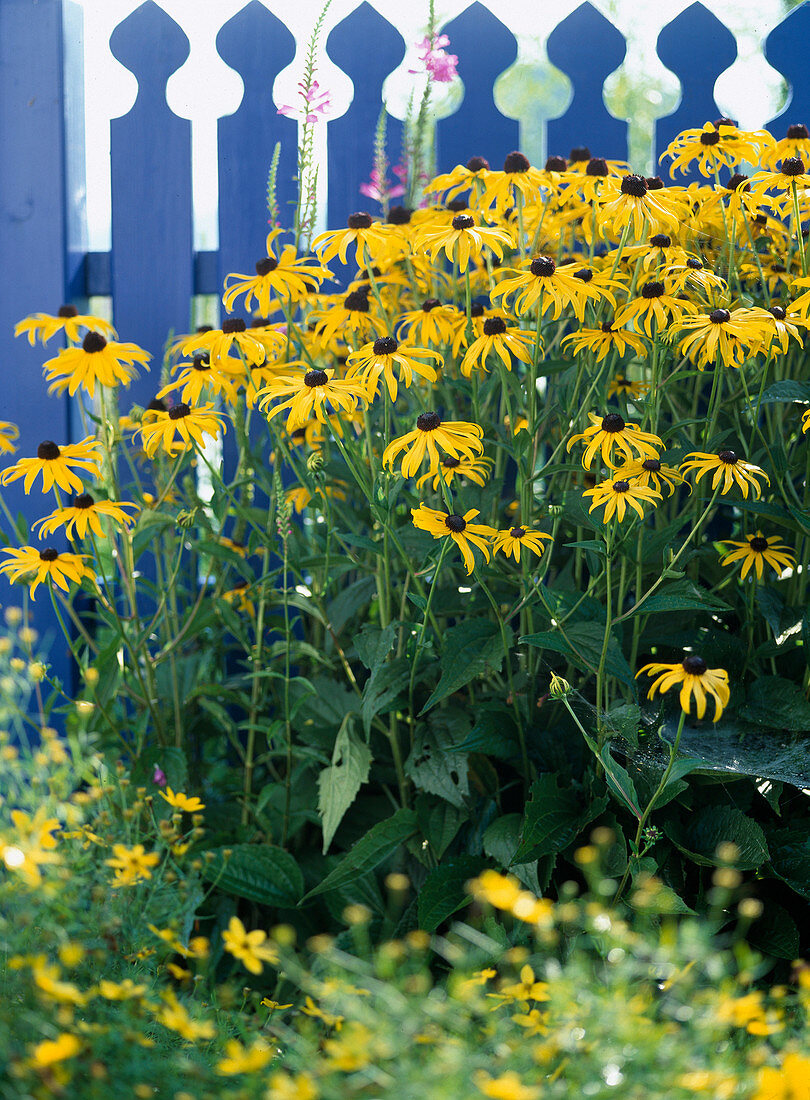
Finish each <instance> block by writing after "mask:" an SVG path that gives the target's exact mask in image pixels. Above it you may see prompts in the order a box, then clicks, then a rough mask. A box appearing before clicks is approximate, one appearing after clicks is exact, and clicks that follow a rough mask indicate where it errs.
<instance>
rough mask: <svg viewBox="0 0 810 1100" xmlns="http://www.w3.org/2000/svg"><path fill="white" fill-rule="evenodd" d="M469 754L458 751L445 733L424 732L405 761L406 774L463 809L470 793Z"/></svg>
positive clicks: (418, 785)
mask: <svg viewBox="0 0 810 1100" xmlns="http://www.w3.org/2000/svg"><path fill="white" fill-rule="evenodd" d="M467 769H468V758H467V754H466V753H463V752H459V751H458V749H457V748H456V746H455V744H454V742H453V740H452V738H451V737H450V735H449V733H448V732H447V731H446V730H435V729H423V730H422V732H421V733H420V734H419V735H418V738H417V740H416V743H415V744H414V747H413V749H412V750H411V753H410V755H409V756H408V759H407V760H406V761H405V774H406V775H407V776H409V777H410V778H411V779H412V780H413V782H414V786H415V787H417V789H418V790H420V791H426V792H427V793H428V794H437V795H440V796H441V797H442V798H446V799H447V801H448V802H450V803H451V804H452V805H453V806H463V805H464V799H465V798H466V796H467V795H468V794H469V793H470V782H469V777H468V774H467Z"/></svg>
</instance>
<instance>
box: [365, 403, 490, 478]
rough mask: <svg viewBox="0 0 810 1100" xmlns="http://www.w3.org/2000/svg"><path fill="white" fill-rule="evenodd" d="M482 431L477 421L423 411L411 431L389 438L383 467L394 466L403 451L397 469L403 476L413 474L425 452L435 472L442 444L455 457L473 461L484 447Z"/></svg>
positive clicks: (411, 475) (443, 448) (432, 470)
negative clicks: (445, 417) (474, 422)
mask: <svg viewBox="0 0 810 1100" xmlns="http://www.w3.org/2000/svg"><path fill="white" fill-rule="evenodd" d="M483 434H484V433H483V431H482V430H481V428H479V426H478V425H477V424H470V423H467V422H466V421H463V420H444V421H443V420H442V418H441V417H440V416H439V414H438V413H436V412H426V413H422V414H421V416H418V417H417V418H416V427H415V428H414V430H413V431H412V432H408V433H407V434H406V435H401V436H399V437H398V438H397V439H394V440H392V441H391V442H390V443H389V444H388V446H387V447H386V448H385V451H384V452H383V457H382V462H383V466H387V467H389V469H392V470H393V468H394V460H395V459H396V457H397V455H399V454H401V453H402V452H403V451H404V452H405V453H404V455H403V458H402V464H401V466H400V470H401V472H402V476H403V477H413V476H414V474H415V473H417V471H418V470H419V467H420V466H421V465H422V460H423V459H424V457H425V455H426V454H427V456H428V459H429V460H430V469H431V472H434V471H437V470H438V467H439V463H440V457H439V450H438V448H439V447H441V449H442V450H443V451H445V452H446V453H447V454H449V455H452V456H453V457H454V458H466V459H468V460H469V461H472V460H473V459H474V458H475V456H476V455H480V454H481V453H482V451H483V449H484V444H483V443H482V442H481V438H482V436H483Z"/></svg>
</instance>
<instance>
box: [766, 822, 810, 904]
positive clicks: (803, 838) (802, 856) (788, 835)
mask: <svg viewBox="0 0 810 1100" xmlns="http://www.w3.org/2000/svg"><path fill="white" fill-rule="evenodd" d="M768 848H769V850H770V853H771V870H772V871H773V873H774V874H775V875H776V877H777V878H780V879H781V880H782V882H786V883H787V884H788V886H789V887H790V888H791V889H792V890H795V891H796V893H797V894H801V896H802V897H803V898H807V900H808V901H810V832H808V830H807V829H806V828H803V829H774V830H773V831H772V832H769V833H768Z"/></svg>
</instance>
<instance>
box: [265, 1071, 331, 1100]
mask: <svg viewBox="0 0 810 1100" xmlns="http://www.w3.org/2000/svg"><path fill="white" fill-rule="evenodd" d="M319 1095H320V1093H319V1092H318V1086H317V1085H316V1084H315V1082H314V1081H313V1080H312V1078H311V1077H310V1076H309V1075H308V1074H306V1073H301V1074H297V1075H296V1076H294V1077H293V1076H290V1075H289V1074H287V1073H274V1074H273V1076H272V1077H271V1078H270V1088H269V1089H268V1091H267V1096H266V1100H317V1098H318V1096H319Z"/></svg>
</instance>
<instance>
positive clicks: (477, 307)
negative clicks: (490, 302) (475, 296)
mask: <svg viewBox="0 0 810 1100" xmlns="http://www.w3.org/2000/svg"><path fill="white" fill-rule="evenodd" d="M470 316H471V317H483V316H484V307H483V306H482V305H481V303H480V302H473V304H472V305H471V306H470Z"/></svg>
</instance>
